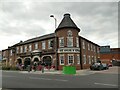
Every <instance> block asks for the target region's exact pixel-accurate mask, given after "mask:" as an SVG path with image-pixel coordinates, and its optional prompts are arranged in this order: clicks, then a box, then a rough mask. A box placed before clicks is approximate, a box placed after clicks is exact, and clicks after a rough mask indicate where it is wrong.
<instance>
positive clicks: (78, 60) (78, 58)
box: [77, 54, 80, 64]
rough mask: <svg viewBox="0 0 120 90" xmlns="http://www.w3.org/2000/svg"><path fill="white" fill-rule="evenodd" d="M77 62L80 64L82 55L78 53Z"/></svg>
mask: <svg viewBox="0 0 120 90" xmlns="http://www.w3.org/2000/svg"><path fill="white" fill-rule="evenodd" d="M77 64H80V55H79V54H77Z"/></svg>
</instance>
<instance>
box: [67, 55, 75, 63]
mask: <svg viewBox="0 0 120 90" xmlns="http://www.w3.org/2000/svg"><path fill="white" fill-rule="evenodd" d="M69 56H70V58H69ZM71 56H72V57H73V60H72V63H70V59H71ZM71 64H74V54H68V65H71Z"/></svg>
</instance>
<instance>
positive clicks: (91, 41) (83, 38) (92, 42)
mask: <svg viewBox="0 0 120 90" xmlns="http://www.w3.org/2000/svg"><path fill="white" fill-rule="evenodd" d="M79 37H80V38H82V39H84V40H85V41H87V42H90V43H92V44H94V45H96V46H99V47H100V45H98V44H96V43H94V42H92V41H90V40H88V39H86V38H84V37H82V36H79Z"/></svg>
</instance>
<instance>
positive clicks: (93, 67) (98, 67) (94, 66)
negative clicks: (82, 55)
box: [90, 63, 103, 70]
mask: <svg viewBox="0 0 120 90" xmlns="http://www.w3.org/2000/svg"><path fill="white" fill-rule="evenodd" d="M90 69H91V70H102V69H103V65H102V64H101V63H93V64H92V65H91V66H90Z"/></svg>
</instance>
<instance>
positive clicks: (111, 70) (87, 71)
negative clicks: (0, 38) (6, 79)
mask: <svg viewBox="0 0 120 90" xmlns="http://www.w3.org/2000/svg"><path fill="white" fill-rule="evenodd" d="M118 70H120V69H119V67H118V66H113V67H109V69H108V70H101V71H92V70H90V69H84V70H76V74H74V75H76V76H78V75H90V74H95V73H107V74H108V73H109V74H118ZM8 72H11V71H8ZM13 72H19V73H31V74H57V75H64V74H63V72H62V71H56V70H47V69H46V70H44V73H42V71H30V72H28V71H13Z"/></svg>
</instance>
